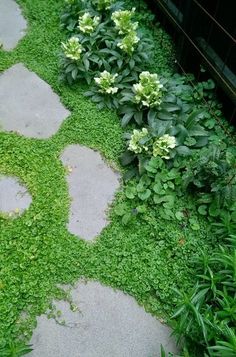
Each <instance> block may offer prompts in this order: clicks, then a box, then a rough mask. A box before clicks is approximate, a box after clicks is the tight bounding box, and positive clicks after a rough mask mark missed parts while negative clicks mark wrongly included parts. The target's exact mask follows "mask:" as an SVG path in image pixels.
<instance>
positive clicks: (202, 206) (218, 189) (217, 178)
mask: <svg viewBox="0 0 236 357" xmlns="http://www.w3.org/2000/svg"><path fill="white" fill-rule="evenodd" d="M183 188H184V189H187V188H189V190H191V192H193V189H195V193H196V194H197V195H198V201H197V202H198V204H199V208H198V211H199V213H200V214H203V215H207V214H209V215H210V216H211V217H216V216H219V215H220V214H222V209H226V210H232V212H234V211H235V200H236V158H235V150H234V149H233V148H230V149H227V150H226V151H222V150H221V149H220V148H219V147H217V146H215V145H211V146H210V147H209V148H204V149H202V150H200V151H199V152H197V153H196V154H195V157H194V158H193V159H191V160H190V162H189V165H188V166H187V167H186V168H185V170H184V174H183ZM235 219H236V217H235V213H234V214H233V216H232V220H233V221H235Z"/></svg>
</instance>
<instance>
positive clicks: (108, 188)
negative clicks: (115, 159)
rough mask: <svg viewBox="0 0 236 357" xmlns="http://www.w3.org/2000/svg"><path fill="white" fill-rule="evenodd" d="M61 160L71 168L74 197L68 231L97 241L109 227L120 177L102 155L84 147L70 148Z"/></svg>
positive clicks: (72, 198) (70, 186) (65, 151)
mask: <svg viewBox="0 0 236 357" xmlns="http://www.w3.org/2000/svg"><path fill="white" fill-rule="evenodd" d="M61 160H62V162H63V164H64V165H65V166H66V167H68V168H69V173H68V175H67V182H68V185H69V193H70V197H71V207H70V217H69V225H68V229H69V231H70V232H71V233H72V234H75V235H78V236H80V237H82V238H84V239H86V240H92V239H93V238H95V237H96V236H97V235H98V234H99V233H100V232H101V231H102V229H103V228H104V227H105V226H106V225H107V223H108V222H107V219H106V209H107V208H108V205H109V203H111V202H112V199H113V197H114V194H115V191H116V190H117V189H118V187H119V175H118V173H115V172H114V171H113V170H112V169H111V168H110V167H109V166H107V164H106V163H105V162H104V161H103V159H102V157H101V155H100V154H99V153H98V152H95V151H93V150H91V149H89V148H86V147H83V146H80V145H70V146H68V147H67V148H66V149H65V150H64V152H63V153H62V156H61Z"/></svg>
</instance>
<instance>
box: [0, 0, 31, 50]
mask: <svg viewBox="0 0 236 357" xmlns="http://www.w3.org/2000/svg"><path fill="white" fill-rule="evenodd" d="M26 27H27V23H26V21H25V19H24V17H23V16H22V14H21V10H20V7H19V5H18V4H17V3H16V2H15V1H14V0H0V45H2V46H3V49H4V50H6V51H9V50H12V49H13V48H14V47H16V45H17V43H18V41H19V40H20V39H21V38H22V37H23V36H24V35H25V30H26Z"/></svg>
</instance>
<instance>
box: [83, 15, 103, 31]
mask: <svg viewBox="0 0 236 357" xmlns="http://www.w3.org/2000/svg"><path fill="white" fill-rule="evenodd" d="M99 21H100V18H99V16H94V17H92V16H91V15H90V13H89V12H85V14H84V15H82V16H80V17H79V26H78V28H79V29H80V31H81V32H83V33H91V32H93V31H94V30H95V29H96V27H97V26H98V24H99Z"/></svg>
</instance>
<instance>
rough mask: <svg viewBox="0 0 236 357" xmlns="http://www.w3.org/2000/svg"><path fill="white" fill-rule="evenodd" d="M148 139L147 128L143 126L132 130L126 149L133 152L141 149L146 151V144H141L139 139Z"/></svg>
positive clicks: (138, 151)
mask: <svg viewBox="0 0 236 357" xmlns="http://www.w3.org/2000/svg"><path fill="white" fill-rule="evenodd" d="M145 139H146V140H147V141H148V139H149V134H148V130H147V129H146V128H143V129H142V130H137V129H134V130H133V134H132V135H131V138H130V141H129V146H128V150H130V151H133V152H134V153H135V154H140V153H141V152H143V151H148V146H146V145H145V144H142V142H141V140H144V141H146V140H145Z"/></svg>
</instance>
